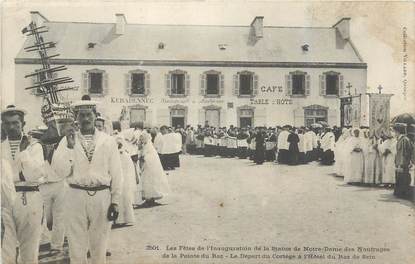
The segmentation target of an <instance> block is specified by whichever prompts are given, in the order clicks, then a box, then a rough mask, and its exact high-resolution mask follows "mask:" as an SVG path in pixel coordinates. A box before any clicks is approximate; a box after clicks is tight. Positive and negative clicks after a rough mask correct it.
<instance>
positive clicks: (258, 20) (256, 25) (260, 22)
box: [251, 16, 264, 39]
mask: <svg viewBox="0 0 415 264" xmlns="http://www.w3.org/2000/svg"><path fill="white" fill-rule="evenodd" d="M263 28H264V17H263V16H256V17H255V18H254V20H253V21H252V23H251V32H253V33H254V36H255V38H257V39H258V38H262V37H263V32H262V31H263Z"/></svg>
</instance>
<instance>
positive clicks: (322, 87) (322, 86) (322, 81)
mask: <svg viewBox="0 0 415 264" xmlns="http://www.w3.org/2000/svg"><path fill="white" fill-rule="evenodd" d="M319 77H320V95H326V75H324V74H323V75H320V76H319Z"/></svg>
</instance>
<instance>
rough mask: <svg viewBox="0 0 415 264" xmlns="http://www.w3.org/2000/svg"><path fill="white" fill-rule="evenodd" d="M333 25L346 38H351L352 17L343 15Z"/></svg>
mask: <svg viewBox="0 0 415 264" xmlns="http://www.w3.org/2000/svg"><path fill="white" fill-rule="evenodd" d="M333 27H334V28H335V29H337V31H338V32H339V33H340V36H341V37H342V38H343V39H344V40H348V39H349V38H350V17H343V18H342V19H340V20H339V21H338V22H337V23H336V24H334V25H333Z"/></svg>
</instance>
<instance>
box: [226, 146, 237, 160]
mask: <svg viewBox="0 0 415 264" xmlns="http://www.w3.org/2000/svg"><path fill="white" fill-rule="evenodd" d="M236 150H237V149H236V148H226V156H227V157H228V158H234V157H235V156H236Z"/></svg>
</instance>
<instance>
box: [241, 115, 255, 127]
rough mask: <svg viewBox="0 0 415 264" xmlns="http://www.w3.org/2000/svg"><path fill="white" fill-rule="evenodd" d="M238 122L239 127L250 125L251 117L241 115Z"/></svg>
mask: <svg viewBox="0 0 415 264" xmlns="http://www.w3.org/2000/svg"><path fill="white" fill-rule="evenodd" d="M239 123H240V125H241V127H252V117H241V118H240V119H239Z"/></svg>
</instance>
